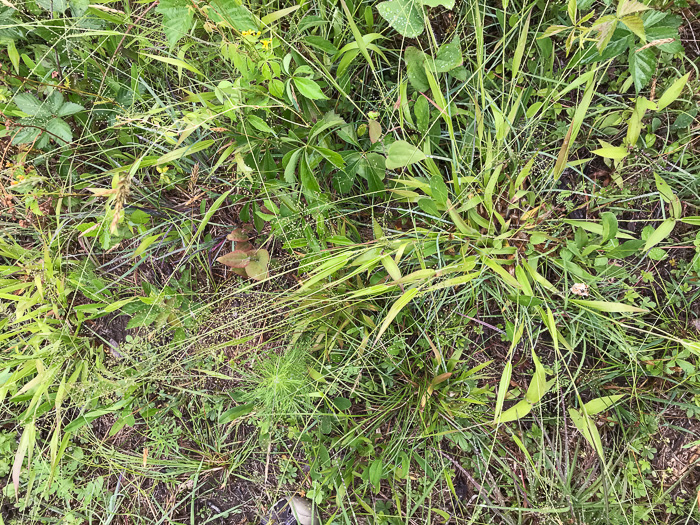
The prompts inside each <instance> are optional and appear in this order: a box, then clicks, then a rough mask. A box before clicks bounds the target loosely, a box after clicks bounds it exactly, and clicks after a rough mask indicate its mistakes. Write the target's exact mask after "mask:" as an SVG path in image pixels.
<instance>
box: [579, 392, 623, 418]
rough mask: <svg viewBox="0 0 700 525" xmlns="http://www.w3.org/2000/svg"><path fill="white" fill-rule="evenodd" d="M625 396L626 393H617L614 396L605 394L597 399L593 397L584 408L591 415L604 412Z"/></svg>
mask: <svg viewBox="0 0 700 525" xmlns="http://www.w3.org/2000/svg"><path fill="white" fill-rule="evenodd" d="M623 397H625V395H624V394H616V395H614V396H605V397H599V398H597V399H593V400H591V401H589V402H588V403H586V404H585V405H583V408H584V409H585V411H586V414H588V415H589V416H593V415H595V414H598V413H600V412H603V411H605V410H607V409H608V408H610V407H611V406H613V405H614V404H615V403H617V402H618V401H619V400H620V399H622V398H623Z"/></svg>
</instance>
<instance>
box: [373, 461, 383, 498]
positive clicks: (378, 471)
mask: <svg viewBox="0 0 700 525" xmlns="http://www.w3.org/2000/svg"><path fill="white" fill-rule="evenodd" d="M383 471H384V465H383V463H382V460H381V459H379V458H378V459H375V460H374V461H373V462H372V464H371V465H370V466H369V482H370V483H371V484H372V486H373V487H374V493H375V494H376V493H377V492H379V489H380V487H381V482H382V473H383Z"/></svg>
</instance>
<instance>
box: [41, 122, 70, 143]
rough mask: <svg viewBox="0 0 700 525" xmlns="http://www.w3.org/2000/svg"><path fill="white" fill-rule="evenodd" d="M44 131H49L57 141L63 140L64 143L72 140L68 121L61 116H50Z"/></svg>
mask: <svg viewBox="0 0 700 525" xmlns="http://www.w3.org/2000/svg"><path fill="white" fill-rule="evenodd" d="M46 131H48V132H49V133H51V135H52V137H51V138H53V139H54V140H56V139H59V141H60V142H59V141H57V142H59V143H61V142H65V143H66V144H68V143H70V142H72V141H73V132H72V131H71V129H70V126H69V125H68V123H67V122H66V121H65V120H63V119H62V118H58V117H56V118H52V119H51V120H49V121H48V122H47V123H46Z"/></svg>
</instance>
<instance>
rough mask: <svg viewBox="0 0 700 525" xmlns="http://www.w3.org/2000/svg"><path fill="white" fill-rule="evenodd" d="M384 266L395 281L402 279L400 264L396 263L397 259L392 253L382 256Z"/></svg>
mask: <svg viewBox="0 0 700 525" xmlns="http://www.w3.org/2000/svg"><path fill="white" fill-rule="evenodd" d="M382 266H384V268H385V269H386V271H387V273H388V274H389V276H390V277H391V278H392V279H393V280H394V281H398V280H400V279H401V270H399V266H398V265H397V264H396V261H394V259H392V258H391V255H389V254H386V255H384V256H383V257H382Z"/></svg>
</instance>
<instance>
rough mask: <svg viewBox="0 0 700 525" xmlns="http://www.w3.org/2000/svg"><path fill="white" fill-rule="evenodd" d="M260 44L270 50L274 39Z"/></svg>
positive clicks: (262, 41)
mask: <svg viewBox="0 0 700 525" xmlns="http://www.w3.org/2000/svg"><path fill="white" fill-rule="evenodd" d="M260 43H261V44H262V46H263V49H270V46H271V45H272V39H271V38H270V39H268V40H261V41H260Z"/></svg>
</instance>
